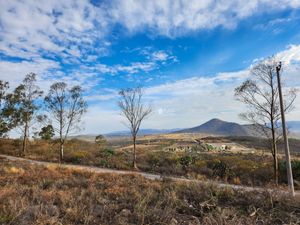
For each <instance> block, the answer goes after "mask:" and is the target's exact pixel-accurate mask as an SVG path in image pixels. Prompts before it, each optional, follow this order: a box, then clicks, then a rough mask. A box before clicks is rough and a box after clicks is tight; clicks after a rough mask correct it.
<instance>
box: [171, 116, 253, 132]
mask: <svg viewBox="0 0 300 225" xmlns="http://www.w3.org/2000/svg"><path fill="white" fill-rule="evenodd" d="M175 133H205V134H214V135H225V136H256V135H255V134H256V133H255V131H254V129H253V126H252V125H240V124H238V123H233V122H226V121H223V120H220V119H212V120H209V121H208V122H206V123H204V124H202V125H200V126H196V127H192V128H188V129H183V130H180V131H176V132H175Z"/></svg>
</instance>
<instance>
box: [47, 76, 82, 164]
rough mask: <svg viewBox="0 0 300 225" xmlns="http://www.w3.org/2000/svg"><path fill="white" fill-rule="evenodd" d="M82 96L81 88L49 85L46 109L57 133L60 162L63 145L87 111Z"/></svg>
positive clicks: (58, 84)
mask: <svg viewBox="0 0 300 225" xmlns="http://www.w3.org/2000/svg"><path fill="white" fill-rule="evenodd" d="M82 95H83V90H82V89H81V87H79V86H74V87H72V88H71V89H68V88H67V84H66V83H64V82H57V83H54V84H52V85H51V87H50V90H49V93H48V95H47V96H46V97H45V103H46V108H47V109H48V112H49V113H50V118H52V119H53V120H54V123H55V124H54V125H53V128H54V130H55V131H56V132H58V133H59V143H60V154H59V160H60V162H61V161H62V160H63V158H64V143H65V141H66V139H67V137H68V135H69V133H70V131H71V130H76V129H78V127H77V125H78V123H79V122H80V121H81V117H82V115H83V114H84V113H85V112H86V109H87V103H86V101H85V100H84V99H83V96H82Z"/></svg>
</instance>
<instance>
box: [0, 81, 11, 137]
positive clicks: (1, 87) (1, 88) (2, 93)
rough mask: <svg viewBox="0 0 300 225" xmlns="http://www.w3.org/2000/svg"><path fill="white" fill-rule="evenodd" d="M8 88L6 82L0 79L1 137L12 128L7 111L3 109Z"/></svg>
mask: <svg viewBox="0 0 300 225" xmlns="http://www.w3.org/2000/svg"><path fill="white" fill-rule="evenodd" d="M8 88H9V84H8V82H5V81H2V80H0V137H3V136H4V135H5V134H6V133H7V132H8V131H9V130H10V129H11V128H12V126H11V125H12V124H11V123H10V122H9V121H8V120H7V119H8V118H9V114H8V111H7V110H5V104H6V95H7V93H6V92H7V90H8Z"/></svg>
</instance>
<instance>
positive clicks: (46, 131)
mask: <svg viewBox="0 0 300 225" xmlns="http://www.w3.org/2000/svg"><path fill="white" fill-rule="evenodd" d="M54 135H55V133H54V128H53V126H52V125H51V124H49V125H47V126H45V127H42V129H41V131H40V132H39V137H40V138H41V139H42V140H51V138H53V137H54Z"/></svg>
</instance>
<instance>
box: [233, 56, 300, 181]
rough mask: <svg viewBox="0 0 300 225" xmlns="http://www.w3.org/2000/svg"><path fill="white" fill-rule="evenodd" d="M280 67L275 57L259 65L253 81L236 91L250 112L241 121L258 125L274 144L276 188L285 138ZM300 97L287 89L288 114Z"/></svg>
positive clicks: (253, 71) (293, 90)
mask: <svg viewBox="0 0 300 225" xmlns="http://www.w3.org/2000/svg"><path fill="white" fill-rule="evenodd" d="M277 65H278V61H277V60H276V59H275V58H274V57H270V58H268V59H266V60H263V61H260V62H258V63H257V64H256V65H255V66H253V68H252V69H251V72H250V75H251V76H250V78H249V79H247V80H246V81H245V82H244V83H243V84H242V85H240V86H239V87H237V88H236V89H235V97H236V98H237V100H238V101H240V102H243V103H245V104H246V105H247V107H248V111H247V112H245V113H242V114H241V117H242V118H243V119H245V120H247V121H249V122H251V123H252V124H254V125H255V127H256V128H257V129H258V130H259V131H260V132H261V133H262V134H264V135H265V136H266V137H267V139H268V140H269V142H270V145H271V148H270V149H271V153H272V156H273V165H274V179H275V183H276V184H278V157H277V142H278V140H279V139H280V138H281V137H282V134H281V130H280V129H279V128H280V117H281V113H280V103H279V96H278V84H277V79H276V76H277V75H276V66H277ZM296 93H297V90H296V89H293V88H290V89H287V88H286V89H285V93H284V99H285V105H284V110H285V112H286V113H288V112H290V111H291V110H292V109H293V103H294V101H295V98H296Z"/></svg>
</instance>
